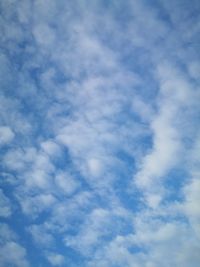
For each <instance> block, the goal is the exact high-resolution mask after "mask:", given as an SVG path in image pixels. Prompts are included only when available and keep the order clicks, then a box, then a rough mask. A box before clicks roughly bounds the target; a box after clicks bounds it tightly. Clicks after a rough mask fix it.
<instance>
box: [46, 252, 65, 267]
mask: <svg viewBox="0 0 200 267" xmlns="http://www.w3.org/2000/svg"><path fill="white" fill-rule="evenodd" d="M47 259H48V261H49V262H50V263H51V264H52V265H53V266H61V265H63V264H64V262H65V258H64V256H63V255H61V254H56V253H47Z"/></svg>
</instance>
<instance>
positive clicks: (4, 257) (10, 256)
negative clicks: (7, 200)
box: [0, 223, 30, 267]
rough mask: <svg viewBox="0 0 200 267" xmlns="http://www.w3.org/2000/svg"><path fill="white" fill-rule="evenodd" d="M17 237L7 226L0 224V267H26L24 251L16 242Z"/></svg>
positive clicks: (27, 264)
mask: <svg viewBox="0 0 200 267" xmlns="http://www.w3.org/2000/svg"><path fill="white" fill-rule="evenodd" d="M17 239H18V237H17V235H16V234H15V233H14V232H13V231H12V230H11V229H10V227H9V226H8V225H7V224H2V223H1V224H0V243H1V249H0V264H1V266H16V267H20V266H22V267H28V266H30V265H29V263H28V261H27V254H26V249H25V248H24V247H22V246H21V245H20V244H19V243H18V242H17Z"/></svg>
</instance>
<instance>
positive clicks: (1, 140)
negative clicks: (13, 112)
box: [0, 126, 15, 145]
mask: <svg viewBox="0 0 200 267" xmlns="http://www.w3.org/2000/svg"><path fill="white" fill-rule="evenodd" d="M14 136H15V134H14V133H13V131H12V130H11V129H10V128H9V127H7V126H0V145H2V144H3V145H4V144H9V143H10V142H11V141H12V140H13V139H14Z"/></svg>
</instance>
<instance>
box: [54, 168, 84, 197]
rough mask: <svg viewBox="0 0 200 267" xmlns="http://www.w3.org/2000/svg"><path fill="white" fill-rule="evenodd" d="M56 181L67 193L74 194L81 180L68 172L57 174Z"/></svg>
mask: <svg viewBox="0 0 200 267" xmlns="http://www.w3.org/2000/svg"><path fill="white" fill-rule="evenodd" d="M55 183H56V185H57V186H58V187H59V189H61V190H62V191H63V192H64V193H65V194H66V195H71V194H73V193H74V192H75V191H76V190H77V189H78V187H79V182H78V181H77V180H76V179H75V178H73V177H72V176H71V175H70V174H68V173H67V172H66V173H65V172H63V173H59V174H57V175H56V176H55Z"/></svg>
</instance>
